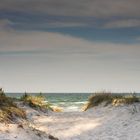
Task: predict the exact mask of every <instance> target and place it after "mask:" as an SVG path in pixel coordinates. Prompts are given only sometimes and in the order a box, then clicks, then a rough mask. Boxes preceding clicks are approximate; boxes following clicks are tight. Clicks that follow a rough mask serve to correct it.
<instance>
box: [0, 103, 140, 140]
mask: <svg viewBox="0 0 140 140" xmlns="http://www.w3.org/2000/svg"><path fill="white" fill-rule="evenodd" d="M135 105H136V108H135ZM135 105H134V104H133V105H125V106H118V107H112V106H107V107H102V106H99V107H95V108H92V109H89V110H87V111H85V112H59V113H56V112H49V113H48V114H46V113H41V112H38V111H35V110H33V109H31V108H29V107H24V108H25V110H26V112H27V114H28V120H29V121H30V126H31V128H35V129H36V130H39V132H41V136H38V134H37V132H36V131H33V130H30V129H29V128H28V127H27V126H26V125H25V126H26V127H25V126H24V127H25V128H24V129H23V128H18V127H17V124H12V125H11V126H8V127H7V126H5V125H3V124H1V125H0V140H48V139H49V138H48V135H49V134H51V135H53V136H55V137H57V138H58V139H59V140H140V131H139V130H140V104H135ZM2 125H3V126H2ZM7 130H8V131H9V132H7ZM27 131H29V132H28V133H27Z"/></svg>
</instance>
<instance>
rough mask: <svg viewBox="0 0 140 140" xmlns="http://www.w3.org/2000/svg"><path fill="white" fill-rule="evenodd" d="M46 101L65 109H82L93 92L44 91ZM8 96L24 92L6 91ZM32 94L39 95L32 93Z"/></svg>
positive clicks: (18, 95) (68, 110)
mask: <svg viewBox="0 0 140 140" xmlns="http://www.w3.org/2000/svg"><path fill="white" fill-rule="evenodd" d="M42 94H43V96H45V97H46V101H48V102H50V103H51V104H52V105H53V106H59V107H62V108H63V111H65V112H70V111H81V108H82V106H83V105H84V104H85V103H86V102H87V100H88V97H89V96H90V95H91V93H42ZM6 95H7V96H10V97H16V98H20V97H21V96H22V95H24V93H6ZM30 95H38V94H37V93H30Z"/></svg>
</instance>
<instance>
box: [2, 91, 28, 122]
mask: <svg viewBox="0 0 140 140" xmlns="http://www.w3.org/2000/svg"><path fill="white" fill-rule="evenodd" d="M17 118H23V119H25V118H26V113H25V111H24V110H22V109H20V108H18V107H17V105H16V103H14V102H13V99H12V98H10V97H7V96H6V95H5V94H4V92H3V91H2V89H0V122H14V121H16V119H17Z"/></svg>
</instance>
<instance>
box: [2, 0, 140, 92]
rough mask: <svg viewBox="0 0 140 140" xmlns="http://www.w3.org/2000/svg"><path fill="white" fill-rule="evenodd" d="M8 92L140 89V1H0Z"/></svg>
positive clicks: (5, 83)
mask: <svg viewBox="0 0 140 140" xmlns="http://www.w3.org/2000/svg"><path fill="white" fill-rule="evenodd" d="M0 2H1V3H0V87H2V88H3V89H4V90H5V91H6V92H25V91H27V92H66V93H67V92H95V91H103V90H106V91H111V92H140V85H139V84H140V78H139V77H140V8H139V7H140V1H139V0H133V1H132V0H76V1H75V0H0Z"/></svg>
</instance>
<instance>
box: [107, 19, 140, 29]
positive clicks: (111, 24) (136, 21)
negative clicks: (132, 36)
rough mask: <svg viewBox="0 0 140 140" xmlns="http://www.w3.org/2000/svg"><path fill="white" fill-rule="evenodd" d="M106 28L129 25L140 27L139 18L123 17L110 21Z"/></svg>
mask: <svg viewBox="0 0 140 140" xmlns="http://www.w3.org/2000/svg"><path fill="white" fill-rule="evenodd" d="M104 27H105V28H127V27H140V20H139V19H123V20H115V21H110V22H108V23H106V24H105V25H104Z"/></svg>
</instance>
